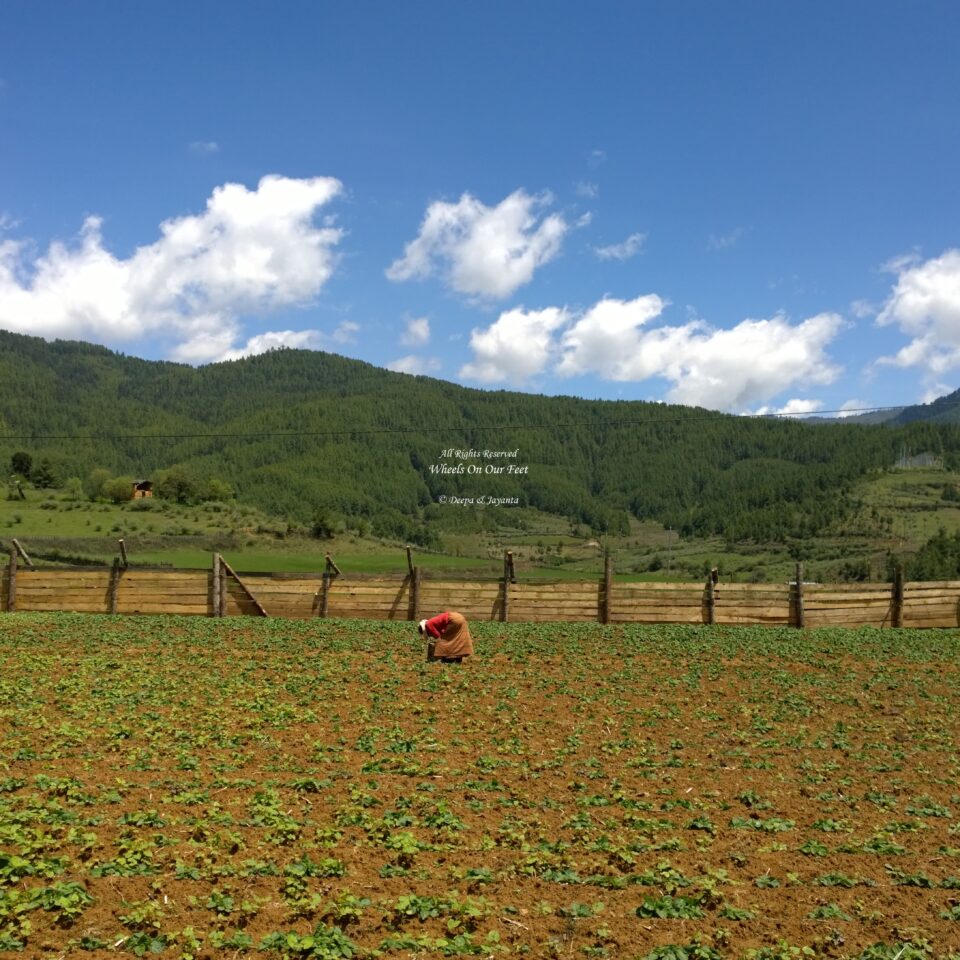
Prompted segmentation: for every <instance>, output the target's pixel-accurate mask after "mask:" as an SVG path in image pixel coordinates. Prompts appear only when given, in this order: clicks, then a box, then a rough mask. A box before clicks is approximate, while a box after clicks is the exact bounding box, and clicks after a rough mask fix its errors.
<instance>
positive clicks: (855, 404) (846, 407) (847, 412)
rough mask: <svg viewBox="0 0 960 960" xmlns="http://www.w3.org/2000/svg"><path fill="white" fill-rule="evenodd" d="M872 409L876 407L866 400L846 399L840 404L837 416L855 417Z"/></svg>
mask: <svg viewBox="0 0 960 960" xmlns="http://www.w3.org/2000/svg"><path fill="white" fill-rule="evenodd" d="M872 409H874V408H873V407H871V406H870V404H869V403H867V402H866V401H865V400H844V402H843V403H841V404H840V409H839V410H838V411H837V416H838V417H840V418H841V419H842V418H843V417H855V416H857V415H859V414H861V413H866V412H867V411H868V410H872Z"/></svg>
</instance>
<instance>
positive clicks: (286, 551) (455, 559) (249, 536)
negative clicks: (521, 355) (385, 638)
mask: <svg viewBox="0 0 960 960" xmlns="http://www.w3.org/2000/svg"><path fill="white" fill-rule="evenodd" d="M950 484H953V485H958V484H960V475H958V474H951V473H948V472H946V471H944V470H937V469H932V468H931V469H913V470H900V471H892V472H889V473H884V474H881V475H878V476H876V477H874V478H872V479H870V480H868V481H866V482H864V483H863V484H861V486H860V487H859V488H858V495H859V498H860V500H861V501H862V503H863V507H862V509H861V511H860V514H859V516H858V517H857V518H856V519H855V521H854V522H853V523H852V524H851V525H849V526H848V528H847V529H846V530H844V531H837V532H836V533H835V535H833V536H829V537H822V538H819V539H817V540H813V541H810V542H808V543H805V544H803V545H802V546H801V547H800V550H801V551H802V557H803V559H804V561H805V563H806V564H807V573H808V576H810V577H811V578H814V579H820V580H828V581H829V580H836V579H839V578H840V576H841V568H842V567H843V565H844V564H848V563H850V562H853V561H857V560H865V561H867V562H868V563H869V564H870V569H871V575H872V577H873V578H874V579H880V578H882V576H883V572H884V566H885V559H886V554H887V552H888V551H891V552H894V553H897V554H906V555H909V554H910V553H912V552H914V551H915V550H916V549H918V548H919V547H920V545H921V544H923V543H924V542H926V540H928V539H929V538H930V537H931V536H932V535H933V534H934V533H936V532H937V530H938V529H939V528H940V527H944V528H945V529H946V530H947V531H948V532H951V533H952V532H954V531H956V530H960V503H954V502H949V501H946V500H944V499H943V491H944V488H945V486H947V485H950ZM27 497H28V499H27V500H26V501H19V500H0V539H2V540H4V541H5V543H6V545H8V544H9V539H10V538H13V537H16V538H17V539H18V540H19V541H20V542H21V543H22V544H23V546H24V547H25V548H26V549H27V551H28V552H36V553H46V552H49V551H51V550H53V549H58V550H60V551H61V552H62V553H66V554H71V555H75V556H77V555H79V556H83V557H89V558H91V559H95V560H97V561H99V562H102V563H109V562H110V561H111V559H112V557H113V556H114V555H116V553H117V552H118V547H117V542H116V541H117V538H119V537H123V538H124V540H125V543H126V546H127V550H128V553H129V555H130V558H131V560H133V561H134V562H137V563H145V564H168V565H171V566H176V567H195V568H196V567H206V566H207V565H209V563H210V556H211V553H212V551H214V550H219V551H221V552H223V553H224V554H225V555H226V556H227V557H228V558H229V560H230V562H231V564H232V565H233V566H234V567H235V568H237V569H239V570H245V571H277V572H318V571H321V570H322V569H323V567H324V563H325V556H326V554H327V553H328V552H329V553H331V554H332V555H333V557H334V558H335V559H336V561H337V563H338V565H339V566H340V567H341V569H342V570H344V571H348V572H353V573H381V572H382V573H402V572H403V571H404V570H405V569H406V556H405V553H404V548H403V544H401V543H391V542H388V541H383V540H375V539H366V538H362V537H359V536H356V535H354V534H352V533H350V532H348V531H344V532H343V533H342V534H341V535H340V536H338V537H336V538H335V539H333V540H330V541H326V540H315V539H312V538H310V537H308V536H305V535H304V533H303V531H296V530H290V529H289V528H288V527H287V525H286V524H285V523H282V522H279V521H276V520H274V519H272V518H270V517H267V516H265V515H264V514H262V513H260V512H259V511H257V510H255V509H253V508H250V507H246V506H242V505H239V504H226V505H225V504H207V505H205V506H202V507H181V506H178V505H176V504H172V503H168V502H165V501H160V500H153V501H148V502H146V503H143V502H140V503H128V504H124V505H121V506H116V505H113V504H107V503H89V502H86V501H68V500H66V499H64V498H63V496H62V495H61V494H59V493H58V492H56V491H39V490H33V489H28V490H27ZM518 517H519V514H518ZM522 519H523V520H524V522H525V524H526V527H527V529H525V530H523V529H520V528H517V529H514V530H504V531H500V532H498V533H495V534H494V533H488V534H483V535H476V534H450V535H448V536H447V537H446V539H445V541H444V552H443V553H430V552H427V551H423V550H417V551H416V562H417V563H418V564H419V565H420V566H421V567H422V568H423V569H424V570H425V571H428V572H430V573H434V574H441V573H449V574H452V575H459V576H464V577H466V576H499V575H500V573H501V572H502V558H503V551H504V550H506V549H510V550H512V551H513V552H514V556H515V561H516V568H517V572H518V574H519V575H520V576H521V577H523V578H528V577H549V578H559V579H590V578H594V577H598V576H600V575H601V571H602V568H603V553H604V550H605V549H609V550H610V551H611V553H612V554H613V556H614V558H615V563H616V572H617V576H618V578H620V579H652V580H697V579H699V578H700V577H701V576H702V574H703V573H704V572H705V571H706V570H707V569H709V568H710V567H711V566H714V565H719V567H720V569H721V571H722V572H723V574H724V576H725V577H727V578H729V579H736V580H741V581H742V580H766V581H780V580H785V579H788V578H789V577H790V575H791V574H792V572H793V568H794V563H795V557H796V550H795V551H794V552H793V553H791V551H790V548H789V546H788V545H784V544H723V543H722V542H720V541H719V540H715V539H713V540H702V541H680V540H679V539H678V537H677V535H676V533H675V532H673V531H668V530H665V529H663V527H661V526H660V525H658V524H655V523H642V524H641V523H637V524H635V525H634V527H633V529H632V531H631V533H630V535H629V536H627V537H620V538H609V539H606V540H603V541H602V542H601V541H598V540H595V539H593V538H591V536H590V535H589V533H587V532H585V531H583V530H577V529H576V528H571V525H570V524H569V523H568V522H567V521H565V520H562V519H560V518H557V517H551V516H547V515H544V514H538V513H536V512H535V511H524V512H523V517H522ZM651 567H654V568H658V569H653V570H651V569H650V568H651Z"/></svg>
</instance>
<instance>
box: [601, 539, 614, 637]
mask: <svg viewBox="0 0 960 960" xmlns="http://www.w3.org/2000/svg"><path fill="white" fill-rule="evenodd" d="M612 590H613V557H611V556H610V553H609V551H608V552H607V553H606V554H605V555H604V558H603V604H602V606H601V609H600V622H601V623H609V622H610V608H611V603H610V600H611V596H610V594H611V592H612Z"/></svg>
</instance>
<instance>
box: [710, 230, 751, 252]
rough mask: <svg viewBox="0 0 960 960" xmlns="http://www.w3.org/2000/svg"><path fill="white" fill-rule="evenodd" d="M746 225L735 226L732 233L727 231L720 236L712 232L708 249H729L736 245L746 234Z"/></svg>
mask: <svg viewBox="0 0 960 960" xmlns="http://www.w3.org/2000/svg"><path fill="white" fill-rule="evenodd" d="M746 232H747V231H746V228H745V227H735V228H734V229H733V230H731V231H730V233H725V234H722V235H720V236H717V235H716V234H713V233H711V234H710V237H709V239H708V240H707V249H708V250H729V249H730V248H731V247H735V246H736V245H737V244H738V243H739V242H740V241H741V240H742V239H743V237H744V236H745V234H746Z"/></svg>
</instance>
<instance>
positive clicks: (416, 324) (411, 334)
mask: <svg viewBox="0 0 960 960" xmlns="http://www.w3.org/2000/svg"><path fill="white" fill-rule="evenodd" d="M400 342H401V343H402V344H403V345H404V346H406V347H422V346H423V345H424V344H425V343H429V342H430V319H429V318H428V317H411V318H410V319H409V320H407V328H406V330H405V331H404V332H403V336H401V337H400Z"/></svg>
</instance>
